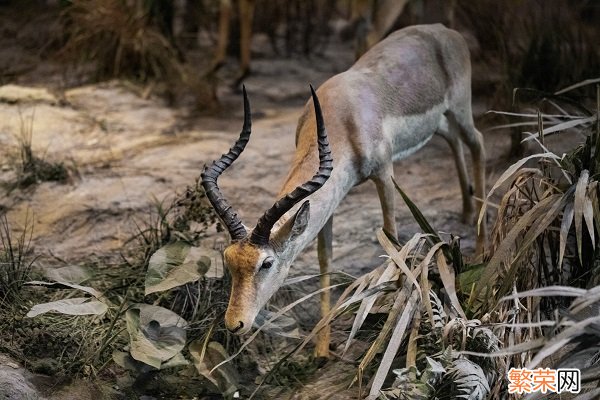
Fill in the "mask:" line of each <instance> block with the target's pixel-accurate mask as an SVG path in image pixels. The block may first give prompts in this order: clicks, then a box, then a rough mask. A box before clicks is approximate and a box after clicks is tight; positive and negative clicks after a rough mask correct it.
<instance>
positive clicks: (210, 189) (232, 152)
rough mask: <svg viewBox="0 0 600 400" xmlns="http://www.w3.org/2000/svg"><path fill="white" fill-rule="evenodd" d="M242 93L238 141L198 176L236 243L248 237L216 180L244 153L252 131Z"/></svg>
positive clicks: (250, 117) (246, 101)
mask: <svg viewBox="0 0 600 400" xmlns="http://www.w3.org/2000/svg"><path fill="white" fill-rule="evenodd" d="M242 91H243V93H244V126H243V127H242V132H241V133H240V137H239V139H238V140H237V141H236V142H235V144H234V145H233V147H232V148H230V149H229V152H228V153H227V154H223V155H222V156H221V158H219V159H218V160H216V161H213V162H212V164H211V165H209V166H207V165H205V166H204V171H203V172H202V174H200V176H201V178H202V187H203V188H204V191H205V192H206V197H208V200H209V201H210V204H212V206H213V208H214V209H215V212H216V213H217V215H218V216H219V218H220V219H221V221H223V224H225V227H226V228H227V230H228V231H229V234H230V235H231V240H233V241H238V240H242V239H244V238H245V237H246V236H248V233H247V232H246V229H245V228H244V225H243V224H242V221H241V220H240V218H239V217H238V216H237V214H236V213H235V211H234V209H233V208H232V207H231V205H230V204H229V202H228V201H227V199H225V196H223V194H222V193H221V190H220V189H219V185H218V183H217V179H219V176H220V175H221V174H222V173H223V171H225V170H226V169H227V168H229V166H230V165H231V164H233V162H234V161H235V160H236V159H237V158H238V157H239V155H240V154H241V153H242V151H244V148H245V147H246V144H247V143H248V140H250V133H251V131H252V115H251V112H250V102H249V101H248V95H247V94H246V88H245V87H242Z"/></svg>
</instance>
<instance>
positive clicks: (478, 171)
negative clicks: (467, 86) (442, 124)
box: [455, 106, 487, 254]
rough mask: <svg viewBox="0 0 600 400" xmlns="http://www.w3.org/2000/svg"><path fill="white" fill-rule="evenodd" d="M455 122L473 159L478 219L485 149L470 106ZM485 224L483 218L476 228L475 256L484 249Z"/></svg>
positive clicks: (456, 116) (483, 184)
mask: <svg viewBox="0 0 600 400" xmlns="http://www.w3.org/2000/svg"><path fill="white" fill-rule="evenodd" d="M455 120H456V123H457V124H458V126H459V127H460V129H461V133H462V139H463V140H464V142H465V143H466V144H467V146H468V147H469V150H470V151H471V157H472V158H473V175H474V181H475V196H476V198H477V199H478V200H477V201H476V202H477V207H476V210H477V216H478V217H479V212H480V210H481V206H482V199H484V198H485V147H484V145H483V135H482V134H481V132H479V131H478V130H477V129H476V128H475V124H474V123H473V116H472V114H471V107H470V106H469V107H468V112H464V113H462V114H459V115H455ZM486 222H487V221H486V218H485V216H484V217H483V220H482V221H481V225H480V226H478V227H477V233H478V234H477V245H476V253H477V254H482V253H483V250H484V247H485V242H486V233H487V226H486Z"/></svg>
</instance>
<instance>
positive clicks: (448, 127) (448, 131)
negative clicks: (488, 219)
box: [436, 118, 473, 223]
mask: <svg viewBox="0 0 600 400" xmlns="http://www.w3.org/2000/svg"><path fill="white" fill-rule="evenodd" d="M458 129H459V128H458V126H457V125H456V123H455V122H454V120H452V119H447V118H446V119H444V121H443V123H442V124H440V127H439V128H438V131H437V132H436V133H437V134H439V135H440V136H442V137H443V138H444V139H446V141H447V142H448V145H450V149H452V154H453V156H454V162H455V164H456V171H457V172H458V181H459V182H460V191H461V193H462V200H463V217H462V220H463V222H464V223H472V222H473V199H472V195H473V193H472V190H473V189H472V188H471V187H470V185H469V175H468V173H467V165H466V163H465V154H464V152H463V146H462V140H461V138H460V136H459V131H458Z"/></svg>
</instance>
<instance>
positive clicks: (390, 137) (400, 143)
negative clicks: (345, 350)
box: [382, 103, 447, 161]
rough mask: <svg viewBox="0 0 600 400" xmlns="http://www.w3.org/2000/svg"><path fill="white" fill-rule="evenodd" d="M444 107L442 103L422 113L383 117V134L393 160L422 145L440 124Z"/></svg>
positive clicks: (412, 151)
mask: <svg viewBox="0 0 600 400" xmlns="http://www.w3.org/2000/svg"><path fill="white" fill-rule="evenodd" d="M446 109H447V108H446V105H445V104H443V103H442V104H439V105H437V106H434V107H433V108H431V109H430V110H428V111H427V112H425V113H423V114H417V115H403V116H386V117H384V118H383V121H382V129H383V136H384V137H385V138H386V141H387V142H388V143H390V144H391V145H392V153H393V156H392V157H393V160H394V161H398V160H401V159H403V158H405V157H408V156H409V155H411V154H412V153H414V152H416V151H417V150H419V149H420V148H421V147H423V146H424V145H425V144H426V143H427V142H428V141H429V139H431V138H432V137H433V135H434V134H435V132H436V130H437V129H438V127H439V126H440V123H441V122H442V120H443V118H444V114H443V112H444V111H445V110H446Z"/></svg>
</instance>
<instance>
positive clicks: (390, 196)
mask: <svg viewBox="0 0 600 400" xmlns="http://www.w3.org/2000/svg"><path fill="white" fill-rule="evenodd" d="M393 176H394V165H393V164H392V161H391V160H390V162H389V164H388V166H387V167H386V168H384V169H383V171H382V172H381V173H379V175H378V176H375V177H373V178H372V180H373V182H374V183H375V187H377V194H378V195H379V202H380V203H381V211H382V213H383V229H384V230H385V231H386V232H387V233H388V234H389V235H392V236H393V237H394V238H396V239H398V230H397V229H396V212H395V207H396V205H395V198H396V197H395V194H396V188H395V187H394V182H393V181H392V177H393Z"/></svg>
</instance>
